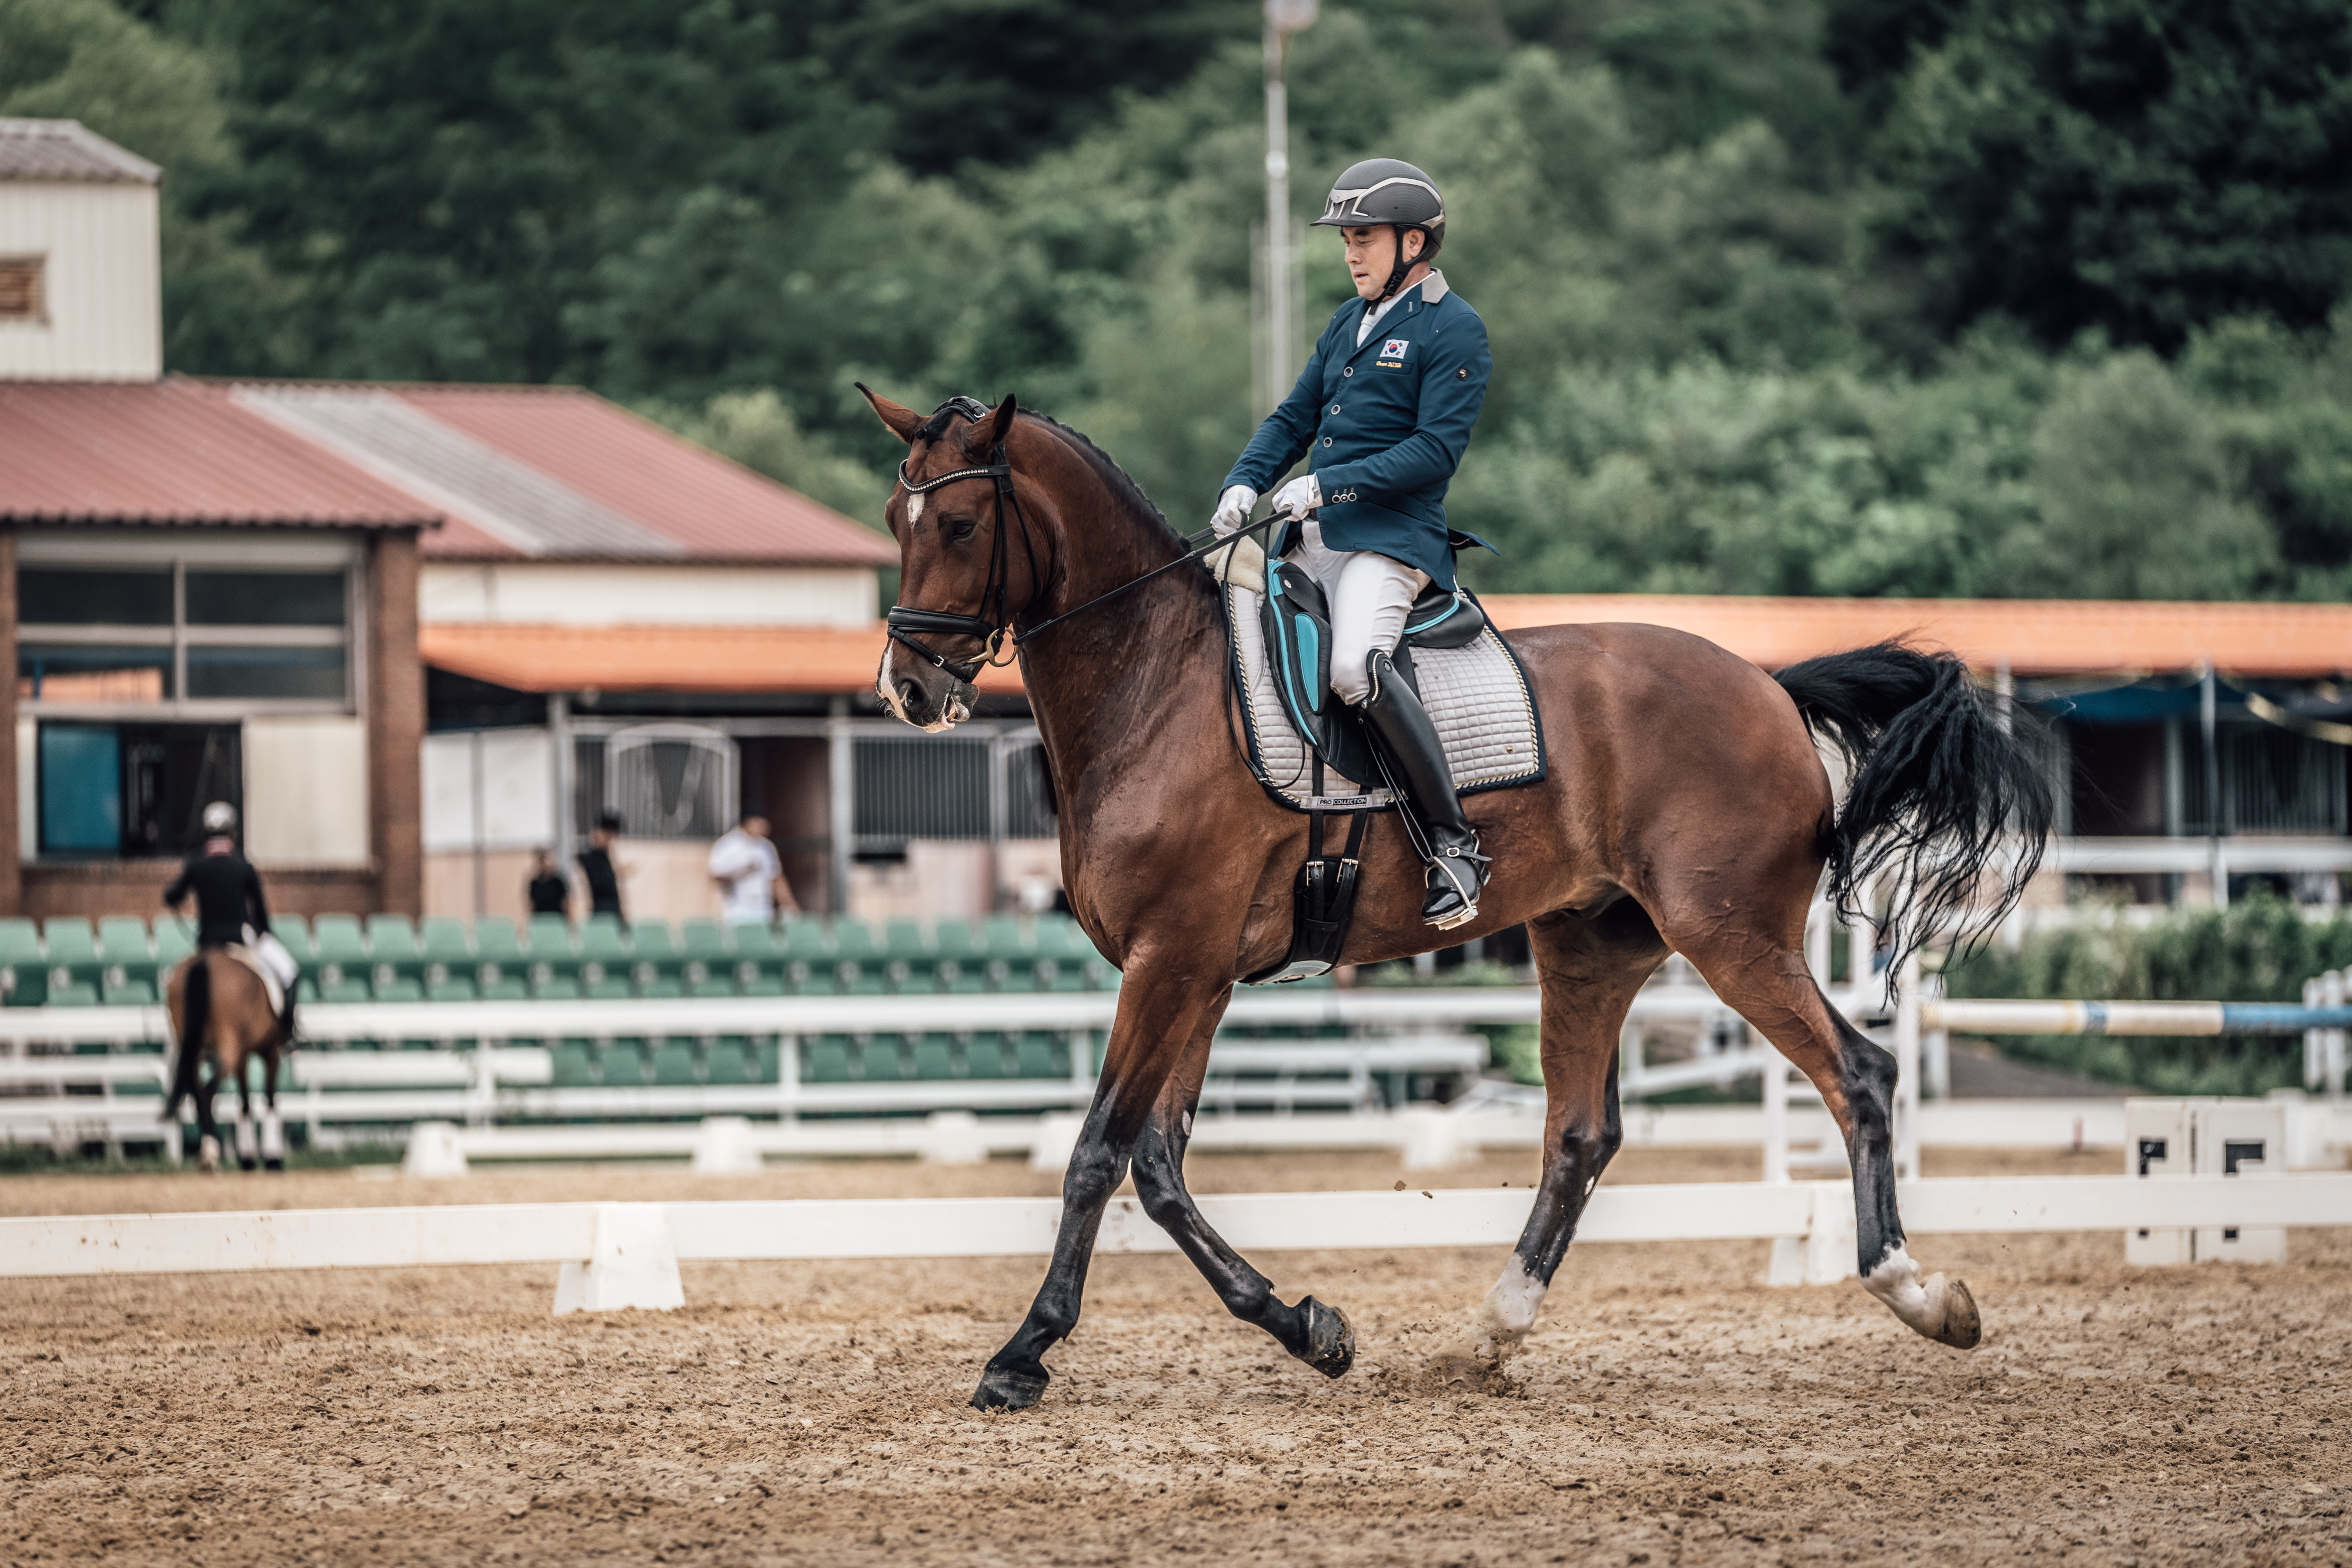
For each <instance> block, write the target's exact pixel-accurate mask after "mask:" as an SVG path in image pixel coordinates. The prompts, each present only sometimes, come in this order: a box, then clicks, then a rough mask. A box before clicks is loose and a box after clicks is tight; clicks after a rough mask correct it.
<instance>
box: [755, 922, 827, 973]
mask: <svg viewBox="0 0 2352 1568" xmlns="http://www.w3.org/2000/svg"><path fill="white" fill-rule="evenodd" d="M749 936H751V932H750V931H748V930H746V931H738V932H737V933H736V934H735V951H737V952H738V953H741V952H745V951H748V949H747V948H746V947H745V946H744V945H743V944H744V941H745V939H746V938H747V937H749ZM771 941H772V942H774V943H775V946H776V951H777V952H778V953H779V954H780V955H782V956H784V957H786V958H797V959H801V960H803V961H805V962H807V963H811V964H821V963H824V961H825V960H826V959H828V958H831V957H832V956H833V933H832V932H831V931H830V930H829V929H828V928H827V927H826V925H825V924H824V921H822V920H810V919H807V918H805V917H797V918H794V919H791V920H787V921H785V922H784V924H783V927H782V935H781V938H780V939H779V938H773V937H772V938H771Z"/></svg>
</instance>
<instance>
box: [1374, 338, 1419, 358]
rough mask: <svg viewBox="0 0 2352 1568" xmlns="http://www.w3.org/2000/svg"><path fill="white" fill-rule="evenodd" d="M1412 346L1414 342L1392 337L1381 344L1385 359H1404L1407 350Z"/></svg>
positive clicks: (1382, 356)
mask: <svg viewBox="0 0 2352 1568" xmlns="http://www.w3.org/2000/svg"><path fill="white" fill-rule="evenodd" d="M1410 348H1412V343H1411V342H1410V341H1409V340H1406V339H1403V338H1391V339H1390V340H1388V341H1386V342H1384V343H1382V344H1381V358H1382V359H1383V360H1402V359H1403V358H1404V355H1405V350H1408V349H1410Z"/></svg>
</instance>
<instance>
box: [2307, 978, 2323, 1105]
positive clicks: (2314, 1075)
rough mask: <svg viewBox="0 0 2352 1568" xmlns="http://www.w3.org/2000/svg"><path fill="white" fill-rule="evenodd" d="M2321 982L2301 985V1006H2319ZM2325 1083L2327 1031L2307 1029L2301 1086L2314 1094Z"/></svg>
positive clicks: (2316, 981)
mask: <svg viewBox="0 0 2352 1568" xmlns="http://www.w3.org/2000/svg"><path fill="white" fill-rule="evenodd" d="M2322 994H2323V990H2322V982H2321V980H2320V978H2319V977H2317V976H2313V977H2311V978H2310V979H2308V980H2305V981H2304V983H2303V1005H2304V1006H2305V1007H2307V1008H2315V1007H2318V1006H2320V1005H2321V1004H2320V999H2319V998H2320V997H2321V995H2322ZM2326 1082H2327V1031H2326V1030H2324V1029H2307V1030H2304V1031H2303V1086H2304V1087H2305V1089H2307V1090H2310V1091H2311V1092H2314V1093H2316V1092H2318V1091H2319V1089H2320V1088H2321V1087H2322V1086H2323V1085H2324V1084H2326Z"/></svg>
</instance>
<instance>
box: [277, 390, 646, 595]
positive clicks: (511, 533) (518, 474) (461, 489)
mask: <svg viewBox="0 0 2352 1568" xmlns="http://www.w3.org/2000/svg"><path fill="white" fill-rule="evenodd" d="M231 395H232V396H233V397H235V398H236V401H237V402H239V403H241V404H243V405H244V406H245V407H247V408H249V409H252V410H253V411H254V412H256V413H260V414H262V415H264V416H265V417H267V418H269V419H271V420H274V421H276V422H278V423H280V424H283V425H285V426H286V427H287V428H288V429H289V430H292V431H294V432H296V433H297V434H301V435H304V436H307V437H309V438H310V440H312V441H315V442H317V443H318V444H320V445H321V446H324V447H326V448H327V449H328V450H330V451H331V452H333V453H334V454H336V455H338V456H340V457H342V458H344V459H345V460H346V461H348V462H350V463H352V465H355V466H357V467H360V468H362V469H364V470H366V471H367V472H368V473H370V474H373V475H374V476H376V477H377V478H379V479H382V480H383V481H385V482H386V483H387V484H392V485H397V486H400V487H401V488H402V489H404V490H406V491H408V492H409V493H411V494H412V495H415V496H416V497H419V498H420V499H422V500H425V501H426V502H429V503H430V504H432V505H433V506H435V507H438V508H439V509H440V510H441V511H442V512H443V513H445V514H446V515H447V516H449V517H457V518H463V519H464V520H465V521H466V522H467V524H469V525H470V526H471V528H472V529H473V530H474V531H475V532H476V533H478V534H479V535H481V536H483V537H484V538H488V539H489V540H491V541H494V542H495V544H496V545H497V546H498V547H500V548H499V549H498V551H497V553H499V554H501V555H508V554H511V555H520V556H527V557H541V556H546V557H556V558H566V557H569V558H573V559H578V558H582V557H592V558H594V559H603V560H612V559H650V560H662V559H677V558H679V557H682V556H684V555H685V554H686V549H685V547H684V546H683V545H681V544H679V543H678V541H677V540H676V539H673V538H666V537H665V536H663V535H661V534H658V533H656V532H654V531H653V530H652V529H650V528H642V527H640V526H639V525H638V524H636V523H635V522H633V521H631V520H630V519H629V518H627V517H623V516H622V515H621V514H619V513H618V512H615V511H614V510H613V509H612V508H611V507H605V506H604V505H602V504H600V503H598V502H596V501H594V500H592V499H590V498H589V497H586V496H583V495H581V494H580V493H579V492H578V491H577V490H574V489H573V488H572V487H571V486H568V485H565V484H563V483H562V482H561V481H559V480H557V479H555V478H553V477H551V476H550V475H549V474H547V473H544V472H542V471H541V470H540V469H537V468H533V467H530V466H528V465H524V464H521V463H518V462H516V461H515V460H514V459H513V458H511V457H509V456H508V455H505V454H504V453H501V452H497V451H493V450H492V449H491V448H490V447H488V446H487V445H485V444H482V443H481V442H479V441H477V440H476V439H474V438H473V437H472V436H470V435H468V434H466V433H465V432H464V431H462V430H459V429H457V428H456V427H454V426H452V425H450V424H448V423H445V422H443V421H441V420H438V419H436V418H434V417H433V416H432V415H430V414H428V413H425V411H424V410H423V409H421V408H419V407H417V406H416V405H415V403H413V402H408V401H405V400H404V399H403V398H402V397H401V396H399V395H398V394H397V393H394V392H386V391H383V390H380V389H375V388H370V387H353V386H317V385H308V386H306V385H301V384H299V383H285V382H278V383H268V384H259V385H247V386H240V387H238V388H237V389H236V391H235V392H233V393H232V394H231ZM465 542H466V543H468V544H470V543H473V542H474V541H473V540H472V539H470V538H469V539H467V541H465ZM436 553H446V551H436Z"/></svg>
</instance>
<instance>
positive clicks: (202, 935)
mask: <svg viewBox="0 0 2352 1568" xmlns="http://www.w3.org/2000/svg"><path fill="white" fill-rule="evenodd" d="M235 833H236V807H234V806H232V805H230V804H228V803H227V802H226V801H225V800H215V801H214V802H213V803H212V804H211V805H209V806H207V807H205V834H206V837H205V841H204V842H203V843H202V844H201V845H199V846H198V847H197V848H196V849H195V850H194V852H191V853H190V854H189V856H188V858H187V859H186V860H185V861H184V862H181V866H180V874H179V877H178V878H177V880H175V881H174V882H173V883H172V885H171V886H169V887H167V888H165V889H164V890H163V903H164V904H165V905H166V906H168V907H169V908H171V909H172V910H173V912H174V913H177V911H178V910H179V907H180V905H181V904H183V903H184V902H186V900H187V898H188V895H189V894H194V895H195V900H196V946H197V948H198V950H199V951H201V950H203V949H205V948H207V947H236V946H250V947H251V948H252V950H253V951H254V952H255V953H256V954H257V955H258V956H260V958H261V961H262V962H263V963H264V964H266V965H268V967H269V968H270V970H271V971H272V972H273V973H274V974H276V975H277V977H278V979H279V981H280V982H281V984H282V987H283V989H284V991H285V998H286V999H285V1007H284V1010H283V1011H282V1012H281V1013H280V1014H279V1018H280V1019H281V1020H282V1021H283V1023H284V1025H285V1033H286V1038H287V1039H288V1040H292V1039H293V1038H294V981H295V978H296V976H297V974H298V972H299V971H297V970H296V968H295V966H294V960H293V956H292V955H291V954H289V953H288V952H287V951H286V949H285V947H284V946H281V945H280V944H279V943H278V941H277V940H276V939H275V938H274V937H272V936H270V935H269V901H268V898H266V897H265V896H264V895H263V894H262V891H261V874H260V873H258V872H257V871H255V870H254V869H253V864H252V862H249V861H247V859H246V858H245V856H244V855H243V854H242V853H240V852H238V850H237V847H236V837H235V836H234V835H235ZM248 932H250V934H251V935H250V936H248V935H247V933H248Z"/></svg>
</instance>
